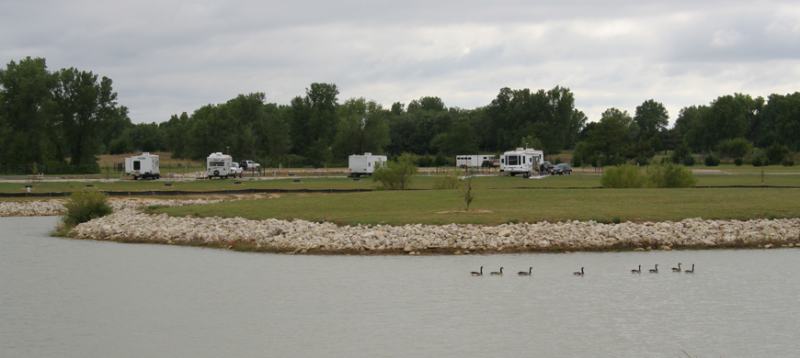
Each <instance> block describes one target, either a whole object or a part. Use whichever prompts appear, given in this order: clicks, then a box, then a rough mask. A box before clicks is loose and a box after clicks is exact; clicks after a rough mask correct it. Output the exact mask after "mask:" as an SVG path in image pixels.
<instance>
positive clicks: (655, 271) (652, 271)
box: [650, 264, 658, 273]
mask: <svg viewBox="0 0 800 358" xmlns="http://www.w3.org/2000/svg"><path fill="white" fill-rule="evenodd" d="M650 273H658V264H656V268H654V269H650Z"/></svg>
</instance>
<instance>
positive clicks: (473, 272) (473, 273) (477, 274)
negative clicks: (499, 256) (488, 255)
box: [472, 266, 483, 276]
mask: <svg viewBox="0 0 800 358" xmlns="http://www.w3.org/2000/svg"><path fill="white" fill-rule="evenodd" d="M472 276H483V266H481V272H478V271H472Z"/></svg>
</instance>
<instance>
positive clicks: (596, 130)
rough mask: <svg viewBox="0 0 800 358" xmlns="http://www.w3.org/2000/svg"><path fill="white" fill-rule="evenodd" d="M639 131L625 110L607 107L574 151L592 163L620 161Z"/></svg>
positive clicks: (623, 158) (623, 159)
mask: <svg viewBox="0 0 800 358" xmlns="http://www.w3.org/2000/svg"><path fill="white" fill-rule="evenodd" d="M638 132H639V127H638V125H637V124H636V122H634V121H633V118H631V116H630V115H629V114H628V112H627V111H621V110H619V109H617V108H609V109H607V110H606V111H605V112H603V114H602V118H601V119H600V122H598V123H597V124H596V125H595V126H594V127H593V129H592V130H591V131H590V132H588V133H587V134H586V140H585V141H583V142H582V145H578V146H576V149H575V152H576V154H578V155H579V156H580V157H581V158H582V159H585V160H587V161H589V162H591V163H593V164H595V162H602V163H603V164H604V165H605V164H615V163H622V162H624V161H625V157H626V154H627V153H628V152H629V148H630V146H631V144H632V142H633V139H634V138H636V134H638Z"/></svg>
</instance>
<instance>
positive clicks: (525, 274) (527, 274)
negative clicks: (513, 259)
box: [518, 267, 533, 276]
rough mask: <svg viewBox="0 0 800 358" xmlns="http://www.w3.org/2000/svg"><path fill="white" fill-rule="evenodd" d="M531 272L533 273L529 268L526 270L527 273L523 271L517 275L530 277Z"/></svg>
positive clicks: (531, 268)
mask: <svg viewBox="0 0 800 358" xmlns="http://www.w3.org/2000/svg"><path fill="white" fill-rule="evenodd" d="M531 272H533V267H530V268H528V272H525V271H520V272H519V273H518V275H520V276H530V275H531Z"/></svg>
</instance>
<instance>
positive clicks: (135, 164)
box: [133, 160, 142, 170]
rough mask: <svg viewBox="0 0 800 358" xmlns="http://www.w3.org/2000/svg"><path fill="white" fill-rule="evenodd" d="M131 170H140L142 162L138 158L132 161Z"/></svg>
mask: <svg viewBox="0 0 800 358" xmlns="http://www.w3.org/2000/svg"><path fill="white" fill-rule="evenodd" d="M133 170H142V164H141V162H139V161H138V160H134V161H133Z"/></svg>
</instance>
